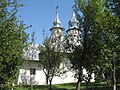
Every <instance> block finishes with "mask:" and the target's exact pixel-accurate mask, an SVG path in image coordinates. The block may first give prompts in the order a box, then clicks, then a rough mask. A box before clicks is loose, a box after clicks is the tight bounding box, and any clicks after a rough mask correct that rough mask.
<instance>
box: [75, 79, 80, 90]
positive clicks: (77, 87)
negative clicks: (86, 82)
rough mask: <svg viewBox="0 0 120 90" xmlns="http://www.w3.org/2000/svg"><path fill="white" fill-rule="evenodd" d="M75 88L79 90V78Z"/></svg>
mask: <svg viewBox="0 0 120 90" xmlns="http://www.w3.org/2000/svg"><path fill="white" fill-rule="evenodd" d="M76 90H80V80H79V79H78V81H77V83H76Z"/></svg>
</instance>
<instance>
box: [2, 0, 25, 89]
mask: <svg viewBox="0 0 120 90" xmlns="http://www.w3.org/2000/svg"><path fill="white" fill-rule="evenodd" d="M19 6H20V5H19V4H18V3H17V0H13V1H11V0H0V89H3V87H5V86H7V85H8V86H10V85H11V84H12V83H13V82H14V80H15V78H16V77H17V75H18V71H19V66H20V65H21V64H22V60H23V59H24V58H23V48H24V47H25V46H26V39H27V34H26V33H25V29H26V28H27V27H25V24H24V23H23V21H19V20H18V19H17V17H16V14H17V11H18V10H17V8H18V7H19Z"/></svg>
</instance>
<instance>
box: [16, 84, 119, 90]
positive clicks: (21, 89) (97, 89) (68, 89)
mask: <svg viewBox="0 0 120 90" xmlns="http://www.w3.org/2000/svg"><path fill="white" fill-rule="evenodd" d="M75 86H76V84H75V83H66V84H56V85H53V86H52V88H53V90H75ZM14 90H30V86H16V87H14ZM33 90H47V89H46V86H45V85H35V86H33ZM81 90H86V86H85V84H84V83H83V84H82V85H81ZM88 90H113V89H112V86H106V84H98V83H90V84H89V89H88ZM117 90H120V86H118V87H117Z"/></svg>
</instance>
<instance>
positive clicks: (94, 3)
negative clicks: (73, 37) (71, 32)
mask: <svg viewBox="0 0 120 90" xmlns="http://www.w3.org/2000/svg"><path fill="white" fill-rule="evenodd" d="M105 3H106V2H105V1H104V0H76V8H77V10H79V11H80V12H81V13H82V18H83V20H82V23H81V24H82V25H81V26H82V27H81V28H82V29H83V49H82V50H81V49H80V50H81V51H80V52H81V53H82V55H81V54H79V56H80V55H81V56H80V57H82V58H81V59H79V61H77V62H79V66H80V65H81V64H82V63H81V61H83V62H84V63H83V66H82V67H83V68H85V69H86V70H87V71H90V72H93V71H94V73H95V74H96V73H98V70H96V68H97V67H100V68H102V69H104V70H105V69H106V68H107V67H110V66H111V65H112V69H111V70H112V71H113V72H112V74H113V76H114V77H113V78H115V68H116V63H115V62H116V61H117V62H118V59H117V58H116V56H118V55H117V51H118V47H119V42H118V34H117V33H116V32H117V30H118V28H119V26H120V25H119V20H118V18H117V17H116V16H113V14H112V12H111V11H110V9H109V8H106V7H105ZM108 57H109V58H108ZM115 59H117V60H115ZM102 73H103V71H102V72H101V74H102ZM114 82H115V79H114ZM114 86H115V84H114ZM79 89H80V88H78V89H77V90H79ZM114 90H115V89H114Z"/></svg>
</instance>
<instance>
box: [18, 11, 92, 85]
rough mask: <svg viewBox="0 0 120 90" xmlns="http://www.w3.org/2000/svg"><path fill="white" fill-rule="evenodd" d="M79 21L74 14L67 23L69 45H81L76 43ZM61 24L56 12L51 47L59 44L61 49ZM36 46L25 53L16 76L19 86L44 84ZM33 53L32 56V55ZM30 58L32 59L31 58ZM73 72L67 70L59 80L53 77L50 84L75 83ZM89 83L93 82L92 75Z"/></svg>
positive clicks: (62, 29)
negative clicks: (23, 60) (22, 63)
mask: <svg viewBox="0 0 120 90" xmlns="http://www.w3.org/2000/svg"><path fill="white" fill-rule="evenodd" d="M78 23H79V21H78V20H77V18H76V14H75V13H74V11H73V13H72V17H71V19H70V21H69V23H68V24H69V28H68V30H66V33H67V36H68V37H69V39H68V42H69V44H73V45H81V42H80V41H78V39H79V40H80V39H81V36H80V35H81V31H80V29H79V27H78ZM60 24H61V22H60V19H59V15H58V12H56V17H55V20H54V21H53V26H52V28H51V29H50V31H51V36H50V40H51V43H52V45H56V44H60V45H61V47H62V45H63V43H61V42H62V41H63V40H64V35H63V31H64V28H63V27H61V26H60ZM37 47H38V45H31V46H30V47H29V48H28V50H27V52H25V56H26V58H27V60H26V61H25V63H24V65H23V66H21V67H20V69H19V76H18V84H19V85H30V84H31V83H32V84H33V85H44V84H46V76H45V74H44V72H43V70H42V69H41V67H40V63H39V53H40V52H39V50H38V48H37ZM68 52H71V49H69V50H68ZM33 53H34V55H32V54H33ZM31 56H32V57H31ZM70 66H71V64H70V61H69V60H68V62H67V63H66V67H67V68H70ZM74 74H75V72H74V71H72V70H68V72H66V76H65V77H63V78H61V77H57V76H55V77H54V78H53V80H52V84H61V83H70V82H76V81H77V79H76V78H74ZM83 74H85V75H86V70H85V69H84V70H83ZM92 77H93V78H92V79H91V81H92V82H93V81H94V74H92Z"/></svg>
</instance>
